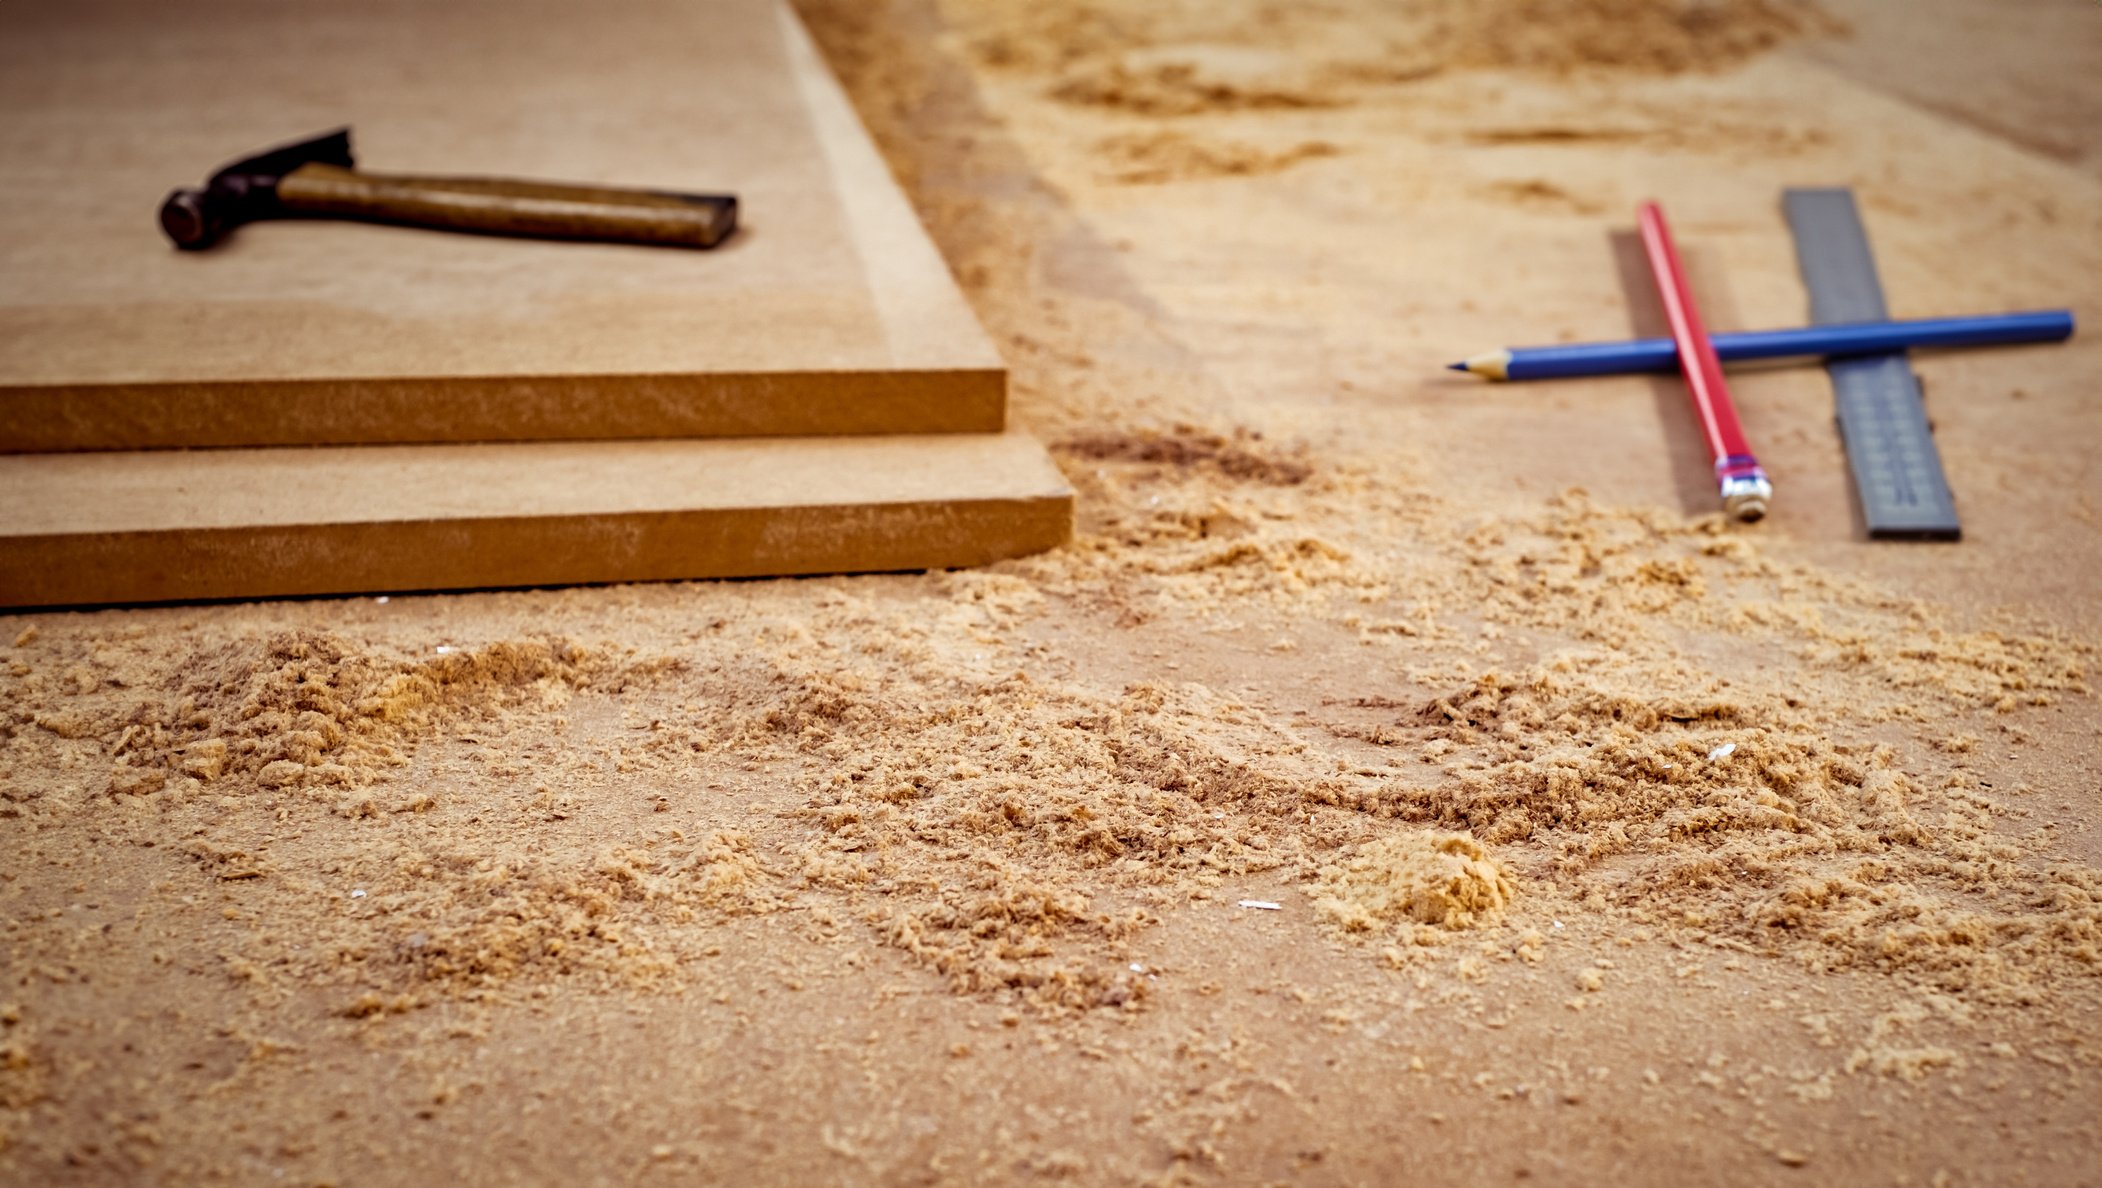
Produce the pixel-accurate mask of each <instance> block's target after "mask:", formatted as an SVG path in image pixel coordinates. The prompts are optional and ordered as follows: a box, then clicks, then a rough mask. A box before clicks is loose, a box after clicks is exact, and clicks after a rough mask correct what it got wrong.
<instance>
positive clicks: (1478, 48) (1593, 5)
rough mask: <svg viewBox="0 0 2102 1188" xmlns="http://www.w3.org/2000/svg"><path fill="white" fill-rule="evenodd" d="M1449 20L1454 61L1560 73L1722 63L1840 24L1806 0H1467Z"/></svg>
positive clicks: (1442, 43)
mask: <svg viewBox="0 0 2102 1188" xmlns="http://www.w3.org/2000/svg"><path fill="white" fill-rule="evenodd" d="M1447 20H1448V23H1446V24H1445V25H1444V28H1443V29H1442V30H1441V34H1440V36H1439V37H1438V38H1437V44H1438V46H1439V47H1440V51H1441V53H1442V54H1443V55H1444V56H1445V57H1446V58H1447V59H1448V60H1449V61H1451V62H1452V63H1453V64H1455V65H1461V66H1483V67H1492V68H1506V69H1521V70H1545V71H1553V72H1567V71H1575V70H1620V71H1635V72H1645V73H1657V74H1677V73H1681V72H1685V71H1691V70H1717V69H1721V68H1724V67H1728V66H1734V65H1737V64H1738V63H1740V62H1743V61H1745V60H1746V59H1748V58H1752V57H1755V56H1757V55H1759V54H1761V53H1764V52H1766V51H1767V50H1769V49H1772V48H1773V47H1774V46H1777V45H1779V44H1781V43H1782V42H1784V41H1789V40H1793V39H1795V38H1799V37H1804V36H1808V35H1811V34H1816V33H1829V32H1833V31H1835V29H1836V28H1837V26H1836V24H1835V22H1833V21H1832V20H1831V18H1829V17H1827V16H1826V15H1825V14H1824V13H1823V12H1822V11H1821V10H1820V9H1818V8H1817V7H1816V6H1814V5H1812V4H1810V3H1807V2H1805V0H1466V2H1465V3H1462V4H1457V5H1454V6H1453V7H1452V11H1451V15H1450V17H1448V19H1447Z"/></svg>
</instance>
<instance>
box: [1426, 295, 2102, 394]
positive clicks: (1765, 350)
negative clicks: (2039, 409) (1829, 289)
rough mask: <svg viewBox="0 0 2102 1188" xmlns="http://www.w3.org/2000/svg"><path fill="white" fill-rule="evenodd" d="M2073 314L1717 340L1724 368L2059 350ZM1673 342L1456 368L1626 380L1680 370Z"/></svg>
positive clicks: (1511, 375)
mask: <svg viewBox="0 0 2102 1188" xmlns="http://www.w3.org/2000/svg"><path fill="white" fill-rule="evenodd" d="M2072 334H2073V314H2072V311H2070V310H2064V309H2050V310H2041V311H2037V312H2033V313H2011V314H1987V315H1985V316H1984V317H1976V318H1921V319H1918V320H1915V321H1906V322H1861V323H1858V324H1855V325H1842V326H1806V327H1804V328H1803V329H1801V330H1753V331H1748V332H1745V333H1739V334H1716V335H1712V336H1711V341H1713V342H1714V343H1715V353H1716V355H1717V356H1718V357H1720V358H1721V359H1722V361H1723V362H1725V363H1735V362H1740V361H1742V360H1745V359H1782V358H1788V357H1790V356H1799V355H1823V356H1831V355H1875V354H1881V353H1883V352H1886V351H1903V350H1910V349H1912V348H1914V347H1960V346H2002V345H2006V344H2009V343H2018V342H2060V341H2063V340H2065V339H2067V338H2070V337H2072ZM1678 365H1679V359H1678V353H1677V349H1676V347H1675V346H1674V345H1673V343H1672V341H1671V339H1669V338H1642V339H1636V340H1635V341H1633V342H1585V343H1575V344H1572V345H1569V346H1546V347H1516V348H1513V349H1510V350H1502V351H1490V352H1489V353H1488V354H1486V355H1476V356H1474V357H1473V358H1471V359H1468V360H1465V361H1463V362H1459V363H1454V364H1452V369H1453V370H1454V371H1467V372H1472V373H1474V374H1475V375H1479V376H1482V377H1484V378H1485V379H1492V380H1535V379H1562V378H1566V377H1569V376H1578V375H1626V374H1629V373H1632V372H1641V371H1671V370H1673V369H1675V368H1676V367H1678Z"/></svg>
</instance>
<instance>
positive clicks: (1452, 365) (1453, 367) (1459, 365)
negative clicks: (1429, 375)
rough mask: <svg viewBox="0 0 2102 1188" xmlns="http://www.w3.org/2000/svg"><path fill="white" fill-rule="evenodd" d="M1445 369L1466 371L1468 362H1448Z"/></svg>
mask: <svg viewBox="0 0 2102 1188" xmlns="http://www.w3.org/2000/svg"><path fill="white" fill-rule="evenodd" d="M1445 370H1447V371H1465V370H1467V364H1465V363H1447V364H1446V365H1445Z"/></svg>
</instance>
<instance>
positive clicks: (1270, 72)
mask: <svg viewBox="0 0 2102 1188" xmlns="http://www.w3.org/2000/svg"><path fill="white" fill-rule="evenodd" d="M1051 97H1052V98H1054V99H1058V100H1061V101H1063V102H1066V103H1073V104H1079V105H1082V106H1087V107H1100V108H1105V109H1108V110H1111V111H1117V112H1122V113H1125V114H1127V115H1138V116H1191V115H1200V114H1217V113H1220V112H1229V111H1285V110H1305V109H1308V108H1321V107H1333V106H1335V105H1337V104H1338V103H1341V102H1342V101H1343V97H1342V96H1341V95H1340V94H1339V93H1338V92H1337V91H1336V89H1335V88H1334V86H1333V85H1332V84H1331V83H1330V82H1329V80H1328V79H1326V78H1325V77H1324V76H1323V75H1322V74H1321V73H1320V72H1318V71H1312V70H1309V69H1307V68H1306V67H1304V66H1303V65H1302V64H1300V63H1299V62H1297V61H1295V60H1294V59H1293V58H1292V57H1290V56H1289V55H1285V54H1279V53H1277V52H1275V51H1272V50H1266V49H1258V48H1252V47H1238V46H1219V45H1195V46H1191V45H1184V46H1171V47H1163V48H1158V49H1145V50H1135V51H1128V52H1123V53H1118V54H1114V55H1110V56H1107V57H1104V58H1102V59H1101V60H1099V61H1096V62H1093V63H1090V64H1087V65H1084V66H1076V67H1073V68H1071V69H1068V70H1067V71H1065V73H1064V74H1063V75H1062V77H1061V78H1060V80H1059V81H1058V83H1057V84H1056V85H1055V86H1053V87H1052V89H1051Z"/></svg>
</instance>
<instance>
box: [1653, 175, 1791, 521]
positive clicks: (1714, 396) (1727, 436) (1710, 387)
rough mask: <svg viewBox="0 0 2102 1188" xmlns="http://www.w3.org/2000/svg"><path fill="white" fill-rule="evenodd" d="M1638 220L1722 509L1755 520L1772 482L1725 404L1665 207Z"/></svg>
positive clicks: (1718, 367)
mask: <svg viewBox="0 0 2102 1188" xmlns="http://www.w3.org/2000/svg"><path fill="white" fill-rule="evenodd" d="M1638 218H1639V221H1640V222H1641V225H1642V246H1643V248H1644V250H1646V251H1647V252H1648V253H1649V266H1650V271H1651V272H1652V273H1654V274H1655V275H1656V277H1657V293H1658V295H1659V296H1661V297H1662V298H1663V299H1664V313H1665V316H1666V317H1668V318H1670V319H1671V337H1672V341H1673V342H1675V343H1677V344H1678V347H1679V370H1680V371H1682V372H1684V373H1685V375H1686V387H1687V388H1688V389H1689V390H1690V391H1691V392H1692V393H1693V407H1694V410H1695V411H1696V412H1698V413H1700V416H1701V431H1702V432H1703V433H1705V434H1706V435H1707V437H1708V452H1709V454H1710V455H1711V456H1713V457H1714V459H1715V481H1716V482H1717V483H1718V484H1720V486H1721V488H1722V507H1723V510H1724V511H1725V512H1727V513H1729V514H1730V515H1732V516H1735V517H1736V518H1738V519H1740V520H1756V519H1758V518H1760V517H1761V516H1764V515H1765V514H1766V504H1767V501H1768V500H1770V499H1772V498H1773V495H1774V487H1773V484H1772V483H1770V482H1768V481H1767V480H1766V471H1764V470H1762V469H1760V467H1759V459H1757V458H1755V457H1753V456H1752V447H1751V444H1750V443H1749V442H1747V441H1745V439H1744V428H1743V426H1741V425H1739V424H1738V423H1737V406H1736V405H1734V404H1731V403H1730V388H1729V385H1728V384H1725V383H1724V382H1723V378H1722V364H1721V363H1720V362H1719V361H1717V359H1716V358H1715V345H1714V344H1713V343H1711V342H1709V341H1708V331H1707V329H1706V327H1704V326H1702V325H1701V311H1700V310H1699V309H1698V308H1696V307H1695V306H1694V304H1693V288H1692V286H1690V285H1688V284H1687V283H1686V272H1685V270H1684V269H1683V268H1681V267H1679V252H1678V249H1677V248H1675V247H1673V246H1672V242H1671V228H1669V227H1667V226H1665V225H1664V208H1663V207H1660V206H1658V205H1657V204H1656V203H1654V202H1645V203H1643V204H1642V208H1641V211H1640V212H1639V215H1638Z"/></svg>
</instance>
